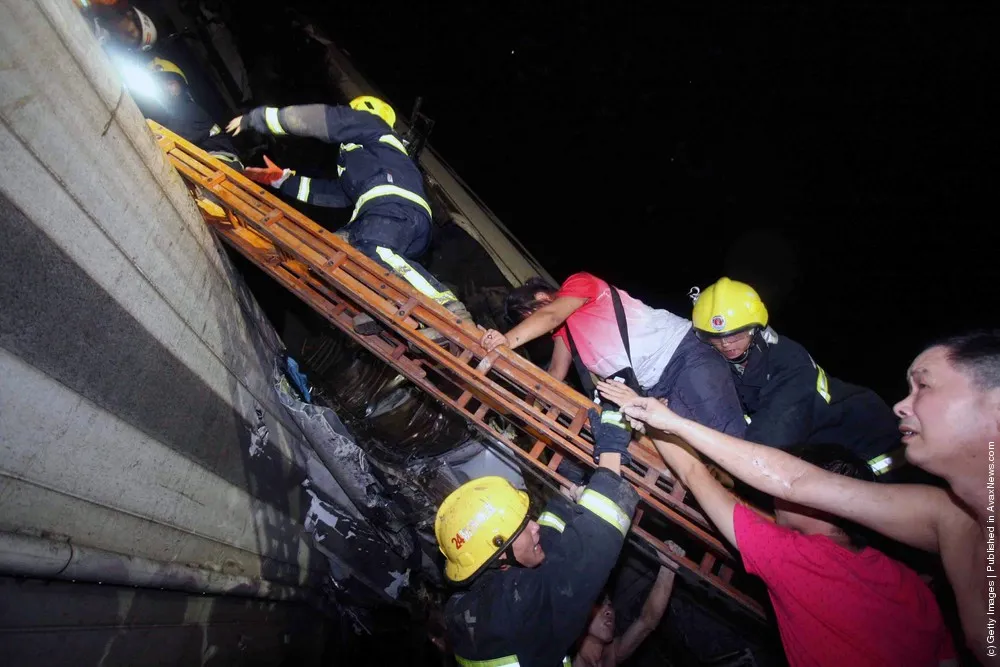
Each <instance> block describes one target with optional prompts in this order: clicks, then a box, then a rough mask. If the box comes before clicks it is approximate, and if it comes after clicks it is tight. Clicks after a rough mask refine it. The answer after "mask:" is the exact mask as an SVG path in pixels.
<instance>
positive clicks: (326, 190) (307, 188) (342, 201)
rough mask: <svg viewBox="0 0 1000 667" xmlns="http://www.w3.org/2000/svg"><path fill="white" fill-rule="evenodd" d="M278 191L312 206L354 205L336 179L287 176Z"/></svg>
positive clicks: (338, 206) (342, 206)
mask: <svg viewBox="0 0 1000 667" xmlns="http://www.w3.org/2000/svg"><path fill="white" fill-rule="evenodd" d="M279 189H280V190H281V192H282V193H283V194H286V195H288V196H289V197H294V198H295V199H297V200H299V201H301V202H305V203H306V204H313V205H314V206H326V207H328V208H349V207H351V206H353V205H354V203H353V202H352V201H351V200H350V198H349V197H348V196H347V194H346V193H345V192H344V188H343V186H342V185H341V183H340V181H338V180H336V179H326V178H310V177H308V176H289V177H288V178H286V179H285V182H284V183H282V184H281V187H280V188H279Z"/></svg>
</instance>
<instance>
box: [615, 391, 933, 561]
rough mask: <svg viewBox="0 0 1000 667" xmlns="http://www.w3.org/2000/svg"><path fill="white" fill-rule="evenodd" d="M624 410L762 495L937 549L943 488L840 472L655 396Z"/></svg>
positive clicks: (638, 400)
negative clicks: (681, 413) (699, 419)
mask: <svg viewBox="0 0 1000 667" xmlns="http://www.w3.org/2000/svg"><path fill="white" fill-rule="evenodd" d="M609 397H610V398H612V400H614V397H611V396H609ZM622 412H623V413H624V414H626V415H628V416H629V417H631V418H635V419H638V420H641V421H643V422H645V423H646V424H649V425H650V426H652V427H654V428H659V429H661V430H663V431H666V432H669V433H673V434H675V435H677V436H679V437H680V438H682V439H683V440H685V441H686V442H687V443H688V444H689V445H691V446H692V447H693V448H694V449H696V450H698V451H699V452H701V453H702V454H704V455H706V456H708V457H709V458H711V459H713V460H714V461H715V462H716V463H718V464H719V465H720V466H722V467H723V468H725V469H726V470H727V471H728V472H729V473H730V474H732V475H734V476H736V477H739V478H740V479H741V480H743V481H744V482H746V483H747V484H749V485H750V486H753V487H754V488H756V489H758V490H760V491H763V492H764V493H767V494H770V495H772V496H775V497H777V498H782V499H784V500H787V501H789V502H794V503H798V504H800V505H805V506H807V507H812V508H814V509H818V510H822V511H824V512H829V513H830V514H833V515H835V516H840V517H843V518H845V519H849V520H851V521H854V522H855V523H858V524H861V525H863V526H866V527H868V528H871V529H872V530H876V531H878V532H880V533H882V534H883V535H887V536H888V537H891V538H893V539H895V540H898V541H900V542H904V543H906V544H909V545H910V546H914V547H917V548H920V549H924V550H926V551H930V552H934V553H936V552H938V551H939V538H938V536H939V532H940V523H941V516H942V508H944V507H948V506H949V504H948V497H947V494H946V493H945V492H944V491H943V490H941V489H938V488H934V487H930V486H923V485H917V484H893V485H891V486H890V485H884V484H878V483H875V482H864V481H861V480H858V479H853V478H851V477H845V476H843V475H837V474H835V473H832V472H828V471H826V470H823V469H822V468H819V467H817V466H814V465H812V464H810V463H807V462H805V461H803V460H801V459H799V458H796V457H795V456H792V455H791V454H787V453H785V452H783V451H781V450H778V449H775V448H773V447H767V446H765V445H758V444H754V443H749V442H746V441H745V440H740V439H739V438H734V437H731V436H728V435H726V434H724V433H719V432H718V431H714V430H712V429H710V428H707V427H705V426H702V425H701V424H698V423H695V422H693V421H690V420H687V419H683V418H681V417H678V416H677V415H676V414H674V413H673V412H672V411H671V410H670V409H669V408H667V407H666V406H664V405H663V404H662V403H660V402H659V401H657V400H655V399H648V398H634V399H630V400H628V401H627V402H626V403H625V404H624V405H622ZM668 464H669V462H668Z"/></svg>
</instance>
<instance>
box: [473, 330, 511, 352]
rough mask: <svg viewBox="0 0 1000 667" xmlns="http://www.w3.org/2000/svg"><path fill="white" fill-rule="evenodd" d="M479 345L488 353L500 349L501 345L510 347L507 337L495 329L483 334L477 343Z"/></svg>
mask: <svg viewBox="0 0 1000 667" xmlns="http://www.w3.org/2000/svg"><path fill="white" fill-rule="evenodd" d="M479 344H480V345H482V346H483V347H484V348H485V349H486V351H487V352H490V351H491V350H493V349H494V348H497V347H500V346H501V345H506V346H508V347H510V343H509V342H508V341H507V337H506V336H504V335H503V334H502V333H500V332H499V331H497V330H496V329H490V330H489V331H487V332H486V333H484V334H483V337H482V339H480V341H479Z"/></svg>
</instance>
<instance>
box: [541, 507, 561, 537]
mask: <svg viewBox="0 0 1000 667" xmlns="http://www.w3.org/2000/svg"><path fill="white" fill-rule="evenodd" d="M538 525H539V526H548V527H549V528H555V529H556V530H558V531H559V532H560V533H561V532H563V529H565V528H566V522H565V521H563V520H562V519H560V518H559V517H557V516H556V515H555V514H553V513H552V512H542V514H541V515H540V516H539V517H538Z"/></svg>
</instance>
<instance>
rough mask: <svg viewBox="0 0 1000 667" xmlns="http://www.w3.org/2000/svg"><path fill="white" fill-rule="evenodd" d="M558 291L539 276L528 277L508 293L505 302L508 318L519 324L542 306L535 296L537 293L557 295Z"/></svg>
mask: <svg viewBox="0 0 1000 667" xmlns="http://www.w3.org/2000/svg"><path fill="white" fill-rule="evenodd" d="M558 291H559V290H558V289H556V288H555V287H553V286H552V285H550V284H549V283H547V282H546V281H545V280H543V279H542V278H539V277H538V276H534V277H532V278H528V280H527V282H525V283H524V284H523V285H521V286H520V287H516V288H514V289H512V290H511V291H510V294H508V295H507V301H506V303H505V310H506V315H507V319H508V320H510V321H511V322H512V323H514V324H517V323H518V322H520V321H521V320H523V319H524V318H526V317H527V316H528V315H531V314H532V313H533V312H535V311H536V310H538V309H539V307H541V305H542V303H541V302H540V301H539V300H538V299H536V298H535V295H536V294H538V293H539V292H544V293H546V294H548V295H549V296H555V294H556V292H558Z"/></svg>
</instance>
